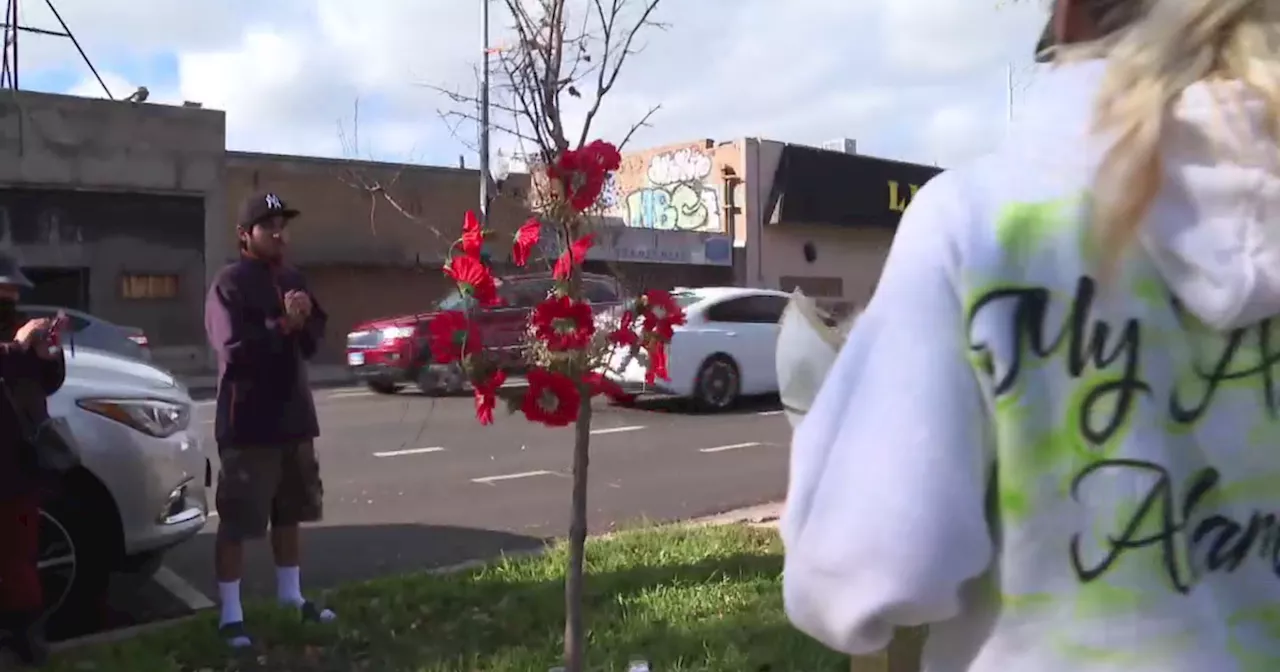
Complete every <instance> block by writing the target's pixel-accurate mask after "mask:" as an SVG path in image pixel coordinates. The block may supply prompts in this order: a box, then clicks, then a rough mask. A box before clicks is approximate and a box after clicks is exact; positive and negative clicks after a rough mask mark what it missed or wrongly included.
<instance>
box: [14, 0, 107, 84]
mask: <svg viewBox="0 0 1280 672" xmlns="http://www.w3.org/2000/svg"><path fill="white" fill-rule="evenodd" d="M4 2H5V7H4V23H3V24H2V27H3V28H4V31H3V36H2V37H0V47H2V48H0V88H4V89H14V90H17V89H18V70H19V68H18V35H19V34H21V33H31V34H33V35H47V36H49V37H62V38H66V39H69V40H71V44H73V45H75V48H76V51H77V52H79V53H80V58H81V59H83V60H84V63H85V65H87V66H89V72H92V73H93V77H94V79H97V80H98V84H99V85H100V86H102V90H103V91H104V92H106V94H107V98H108V99H110V100H115V96H112V95H111V89H108V88H107V83H106V82H104V81H102V76H101V75H99V74H98V69H97V68H96V67H94V65H93V62H92V61H90V60H89V55H88V54H86V53H84V49H83V48H82V47H81V46H80V41H79V40H77V39H76V36H75V35H73V34H71V29H70V28H68V27H67V22H66V21H63V20H62V15H61V14H59V13H58V8H57V7H54V6H53V0H45V1H44V4H45V5H47V6H48V7H49V11H50V12H52V13H53V18H55V19H57V20H58V25H60V26H62V30H61V31H57V30H45V29H44V28H32V27H30V26H24V25H21V21H20V19H19V18H18V0H4Z"/></svg>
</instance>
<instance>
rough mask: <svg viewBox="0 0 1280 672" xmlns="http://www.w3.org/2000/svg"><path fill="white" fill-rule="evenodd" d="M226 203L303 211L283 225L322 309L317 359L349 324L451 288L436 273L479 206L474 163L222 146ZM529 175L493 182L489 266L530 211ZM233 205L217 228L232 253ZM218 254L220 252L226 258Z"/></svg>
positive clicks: (338, 354) (337, 349)
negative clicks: (266, 194)
mask: <svg viewBox="0 0 1280 672" xmlns="http://www.w3.org/2000/svg"><path fill="white" fill-rule="evenodd" d="M226 175H227V177H226V188H227V198H228V201H229V202H230V203H233V204H238V203H239V202H240V201H241V200H243V199H244V198H246V197H247V196H249V195H251V194H254V193H257V192H260V191H272V192H275V193H277V194H279V195H280V197H281V198H283V199H284V200H285V201H286V202H287V203H288V204H289V205H290V207H293V208H296V209H298V210H299V211H301V213H302V214H301V216H299V217H298V219H296V220H295V221H294V223H293V224H292V225H291V226H290V234H289V258H290V262H291V263H292V264H293V265H295V266H297V267H298V268H299V269H300V270H301V271H302V272H303V273H304V274H305V275H306V277H307V281H308V282H309V283H310V286H311V289H312V291H313V293H314V294H315V295H316V299H317V300H318V301H319V302H320V303H321V304H322V305H323V307H324V309H325V311H326V312H327V313H328V314H329V330H328V333H326V334H325V336H326V337H325V339H324V342H323V344H322V346H321V350H320V352H319V353H318V355H317V359H318V361H320V362H324V363H341V362H342V361H344V360H343V352H344V348H345V344H346V335H347V332H348V331H350V330H351V327H353V326H354V325H355V324H357V323H359V322H361V321H364V320H368V319H371V318H376V317H384V316H389V315H399V314H406V313H410V314H411V313H415V312H421V311H424V310H427V309H428V308H429V307H430V306H431V304H432V303H433V302H434V301H436V300H438V299H440V298H442V297H443V296H444V295H445V293H447V292H448V291H450V290H451V289H452V288H453V285H452V284H451V283H450V281H449V280H448V278H446V277H445V276H444V274H443V272H442V266H443V264H444V261H445V259H446V258H447V255H448V253H449V249H450V247H451V246H452V245H453V243H454V241H456V240H457V239H458V237H459V236H460V235H461V232H462V221H463V217H464V215H465V214H466V212H467V211H468V210H476V209H478V205H479V189H480V187H479V185H480V175H479V172H478V171H475V170H466V169H458V168H441V167H435V166H409V165H398V164H388V163H375V162H360V161H347V160H336V159H319V158H308V157H299V156H280V155H274V154H255V153H247V152H227V157H226ZM528 186H529V180H528V176H526V175H521V174H513V175H511V176H510V177H507V178H506V179H505V180H503V181H502V183H501V184H500V185H497V187H498V188H497V194H496V195H495V196H494V198H493V200H492V202H491V205H490V211H489V222H488V226H489V228H491V229H494V230H495V231H496V232H497V235H496V236H495V244H494V245H493V247H492V249H491V250H489V252H490V254H491V257H492V259H493V261H494V263H495V264H503V263H504V262H506V261H507V260H508V259H509V255H510V245H505V244H502V243H501V241H510V240H511V239H512V238H511V237H512V235H514V233H515V230H516V229H517V228H518V227H519V226H520V225H521V224H522V223H524V221H525V220H526V219H528V217H529V210H528V208H527V206H526V203H527V199H528V193H527V191H528ZM234 217H235V212H234V208H232V209H231V210H230V211H229V214H228V216H227V218H226V219H225V220H224V221H222V222H220V224H219V231H220V234H221V235H222V236H223V238H224V239H225V241H226V242H227V244H228V245H229V246H231V247H230V249H232V250H233V251H234V249H235V248H234V245H235V244H236V243H235V241H236V234H235V221H234ZM224 261H225V260H224Z"/></svg>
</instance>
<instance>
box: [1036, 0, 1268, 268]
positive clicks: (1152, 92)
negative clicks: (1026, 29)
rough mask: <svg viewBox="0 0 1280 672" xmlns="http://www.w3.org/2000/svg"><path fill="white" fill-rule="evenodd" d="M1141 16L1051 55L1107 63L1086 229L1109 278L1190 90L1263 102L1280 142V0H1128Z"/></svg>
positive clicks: (1152, 192)
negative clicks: (1237, 89)
mask: <svg viewBox="0 0 1280 672" xmlns="http://www.w3.org/2000/svg"><path fill="white" fill-rule="evenodd" d="M1135 1H1137V2H1140V3H1141V4H1142V7H1141V9H1140V10H1139V11H1138V12H1137V13H1136V14H1135V15H1134V18H1133V19H1132V20H1131V21H1129V22H1128V23H1127V24H1126V25H1124V26H1122V27H1120V28H1119V29H1118V30H1116V31H1114V32H1113V33H1111V34H1110V35H1108V36H1106V37H1104V38H1102V39H1101V40H1098V41H1096V42H1092V43H1088V44H1084V45H1079V46H1068V47H1061V48H1056V49H1055V53H1054V55H1055V57H1056V58H1057V59H1058V60H1077V59H1081V58H1099V57H1101V58H1105V59H1106V60H1107V75H1106V78H1105V80H1104V83H1103V85H1102V89H1101V92H1100V94H1099V97H1098V100H1097V104H1096V109H1095V118H1094V130H1095V131H1096V132H1097V133H1099V134H1100V135H1103V136H1105V137H1108V138H1111V139H1113V144H1112V145H1111V146H1110V148H1109V150H1108V151H1107V153H1106V155H1105V156H1104V157H1103V159H1102V163H1101V164H1100V166H1099V168H1098V171H1097V173H1096V175H1095V177H1094V183H1093V198H1092V205H1093V212H1092V214H1093V226H1094V234H1095V240H1096V241H1097V243H1098V246H1099V247H1098V249H1099V250H1100V251H1101V259H1102V262H1103V266H1102V270H1103V274H1104V275H1106V274H1108V273H1109V272H1110V271H1112V270H1114V269H1115V267H1116V266H1117V265H1118V263H1119V260H1120V258H1121V255H1122V254H1123V252H1124V250H1125V249H1126V248H1127V247H1128V246H1129V244H1131V243H1132V242H1133V241H1134V239H1135V238H1136V237H1137V235H1138V232H1139V229H1140V228H1141V226H1142V222H1143V220H1144V218H1145V217H1146V214H1147V211H1148V210H1149V209H1150V207H1151V204H1152V201H1154V200H1155V197H1156V195H1157V193H1158V192H1159V190H1160V185H1161V182H1162V180H1163V164H1162V161H1161V155H1160V140H1161V136H1162V133H1163V131H1164V124H1165V120H1166V117H1167V115H1168V113H1169V110H1170V108H1171V106H1172V105H1173V104H1174V103H1175V102H1176V101H1177V100H1178V98H1179V96H1180V95H1181V94H1182V92H1183V90H1185V89H1186V88H1187V87H1189V86H1191V85H1192V84H1195V83H1197V82H1201V81H1204V80H1211V79H1224V80H1236V81H1239V82H1243V83H1244V84H1246V85H1247V86H1248V87H1250V88H1251V89H1253V90H1254V91H1255V92H1256V93H1257V94H1259V95H1260V96H1261V97H1262V99H1263V100H1264V101H1265V103H1266V106H1267V111H1268V119H1267V122H1268V127H1269V129H1270V131H1271V135H1272V139H1273V142H1275V141H1280V53H1277V49H1278V48H1280V30H1278V29H1280V0H1135Z"/></svg>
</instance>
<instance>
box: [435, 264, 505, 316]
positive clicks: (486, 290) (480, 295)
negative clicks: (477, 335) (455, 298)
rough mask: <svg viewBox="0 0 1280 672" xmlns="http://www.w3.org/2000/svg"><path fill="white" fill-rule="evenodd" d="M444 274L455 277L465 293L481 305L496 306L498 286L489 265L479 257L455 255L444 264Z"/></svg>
mask: <svg viewBox="0 0 1280 672" xmlns="http://www.w3.org/2000/svg"><path fill="white" fill-rule="evenodd" d="M444 274H445V275H447V276H449V277H450V278H453V281H454V282H456V283H458V287H459V288H460V289H461V290H462V292H463V293H464V294H469V295H470V296H471V298H473V299H475V300H476V303H479V304H480V305H481V306H496V305H498V304H499V303H501V302H500V301H499V300H498V286H497V284H496V283H494V280H493V274H492V273H490V272H489V267H487V266H485V265H484V262H482V261H480V258H479V257H473V256H469V255H463V256H460V257H454V258H452V259H450V260H449V263H447V264H445V266H444Z"/></svg>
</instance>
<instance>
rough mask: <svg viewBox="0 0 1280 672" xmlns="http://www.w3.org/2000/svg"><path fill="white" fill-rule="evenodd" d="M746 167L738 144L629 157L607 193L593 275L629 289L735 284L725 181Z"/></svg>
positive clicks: (693, 145) (590, 259)
mask: <svg viewBox="0 0 1280 672" xmlns="http://www.w3.org/2000/svg"><path fill="white" fill-rule="evenodd" d="M740 159H741V155H740V153H739V152H738V151H737V150H736V148H735V147H734V146H733V145H732V143H729V144H719V143H716V142H714V141H711V140H700V141H697V142H689V143H682V144H679V145H670V146H666V147H659V148H655V149H650V150H646V151H640V152H633V153H628V154H625V155H623V158H622V166H621V167H620V168H619V170H618V171H617V172H615V173H614V174H613V175H612V176H611V178H610V180H609V182H608V183H607V184H606V185H605V189H604V193H603V196H602V205H603V208H604V217H603V218H602V222H601V223H602V226H599V227H598V228H597V230H596V244H595V246H594V247H593V248H592V249H591V251H590V252H589V253H588V255H587V262H586V264H585V265H584V266H585V267H586V269H587V270H589V271H595V272H602V273H609V274H611V275H614V276H616V277H617V278H618V279H619V280H620V281H621V282H622V283H623V284H624V285H625V286H627V287H628V288H630V289H639V288H663V289H670V288H672V287H676V286H702V285H725V284H730V283H732V282H733V239H732V238H731V236H730V233H729V232H730V228H729V227H730V220H731V213H730V210H729V209H728V207H729V206H728V204H726V201H725V195H726V188H727V187H726V185H727V184H730V185H731V184H732V183H731V182H729V181H726V179H727V178H726V175H729V176H732V175H735V174H736V172H735V171H739V170H741V164H740ZM728 188H729V189H731V187H728Z"/></svg>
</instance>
